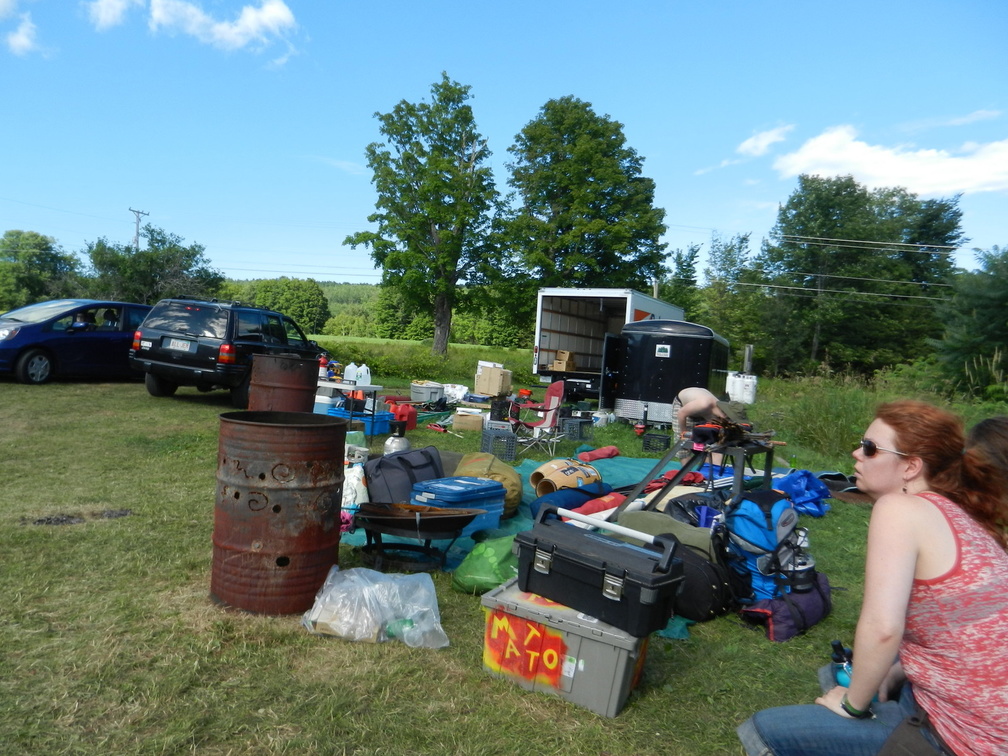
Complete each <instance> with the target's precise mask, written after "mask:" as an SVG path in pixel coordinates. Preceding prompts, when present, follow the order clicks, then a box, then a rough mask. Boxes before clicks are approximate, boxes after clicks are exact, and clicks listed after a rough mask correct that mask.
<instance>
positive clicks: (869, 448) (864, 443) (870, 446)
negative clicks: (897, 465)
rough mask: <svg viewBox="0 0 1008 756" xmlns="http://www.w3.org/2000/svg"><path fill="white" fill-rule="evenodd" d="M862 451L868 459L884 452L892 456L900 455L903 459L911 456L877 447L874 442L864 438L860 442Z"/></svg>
mask: <svg viewBox="0 0 1008 756" xmlns="http://www.w3.org/2000/svg"><path fill="white" fill-rule="evenodd" d="M860 446H861V451H862V452H864V455H865V456H866V457H874V456H875V455H876V454H877V453H878V452H880V451H884V452H889V453H890V454H899V455H900V456H901V457H909V456H911V455H910V454H907V453H906V452H901V451H896V450H895V449H886V448H885V447H882V446H877V445H876V444H875V442H874V441H872V440H871V439H867V438H862V439H861V441H860Z"/></svg>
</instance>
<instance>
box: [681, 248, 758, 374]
mask: <svg viewBox="0 0 1008 756" xmlns="http://www.w3.org/2000/svg"><path fill="white" fill-rule="evenodd" d="M751 257H752V253H751V251H750V249H749V234H735V235H734V236H732V237H730V238H728V239H725V238H723V237H721V236H720V235H719V234H716V233H715V234H712V236H711V244H710V252H709V253H708V254H707V267H706V268H705V269H704V279H705V281H706V283H705V285H704V287H703V289H702V290H701V291H700V301H699V303H698V304H697V307H696V310H697V320H698V322H700V323H703V324H704V325H705V326H707V327H708V328H711V329H712V330H713V331H714V332H715V333H717V334H718V335H720V336H724V337H725V338H726V339H727V340H728V343H729V344H731V347H732V350H733V352H734V354H735V356H736V359H737V363H736V364H737V366H738V367H742V364H741V353H742V350H743V349H744V348H745V346H746V345H747V344H753V345H754V347H755V350H754V356H755V360H756V362H762V358H763V357H764V354H763V352H762V350H761V349H760V347H761V345H762V344H763V343H764V342H765V339H764V338H763V337H762V331H761V319H760V312H761V311H762V310H763V308H764V307H765V306H766V302H765V299H766V297H765V296H764V294H763V291H762V289H760V288H757V287H755V286H753V283H754V282H755V280H756V276H755V275H754V274H753V272H752V270H751V268H750V260H751Z"/></svg>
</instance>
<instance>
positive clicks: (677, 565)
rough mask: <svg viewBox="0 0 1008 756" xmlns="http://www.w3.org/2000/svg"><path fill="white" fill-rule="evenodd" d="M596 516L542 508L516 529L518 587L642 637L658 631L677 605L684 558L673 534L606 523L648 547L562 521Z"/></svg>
mask: <svg viewBox="0 0 1008 756" xmlns="http://www.w3.org/2000/svg"><path fill="white" fill-rule="evenodd" d="M562 517H566V518H570V519H573V520H576V521H578V522H584V523H586V524H592V525H594V526H598V525H599V521H598V520H597V519H593V518H590V517H585V516H584V515H578V514H576V513H574V512H569V511H567V510H564V509H557V508H556V507H543V508H542V509H541V510H540V511H539V516H538V517H537V519H536V522H535V525H534V526H533V527H532V529H531V530H525V531H522V532H520V533H518V534H516V535H515V541H514V543H515V545H514V551H515V553H516V554H517V556H518V587H519V589H520V590H522V591H528V592H530V593H537V594H539V595H540V596H544V597H545V598H548V599H551V600H553V601H556V602H558V603H560V604H564V605H565V606H568V607H570V608H571V609H576V610H577V611H579V612H582V613H584V614H587V615H589V616H591V617H594V618H596V619H598V620H601V621H602V622H605V623H608V624H610V625H613V626H614V627H618V628H619V629H621V630H623V631H625V632H627V633H629V634H630V635H633V636H635V637H638V638H643V637H645V636H647V635H650V634H651V633H652V632H654V631H655V630H660V629H662V628H663V627H665V625H666V624H667V623H668V620H669V618H670V617H671V616H672V613H673V611H674V608H675V604H674V602H675V596H676V593H678V591H679V587H680V586H681V585H682V580H683V563H682V560H680V559H679V558H678V557H677V556H675V549H676V546H677V545H678V544H677V542H676V541H675V540H674V539H671V538H662V537H661V536H651V535H648V534H647V533H639V532H637V531H633V530H630V529H629V528H623V527H621V526H619V525H616V524H614V523H605V529H606V530H610V531H611V532H613V533H618V534H620V535H624V536H629V537H632V538H634V539H637V540H640V541H643V542H645V543H648V544H650V545H648V546H638V545H636V544H633V543H628V542H626V541H621V540H619V539H617V538H614V537H613V536H611V535H606V534H604V533H598V532H595V531H593V530H587V529H585V528H580V527H578V526H577V525H572V524H570V523H567V522H564V521H563V520H562V519H561V518H562Z"/></svg>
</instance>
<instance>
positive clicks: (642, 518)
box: [619, 511, 737, 622]
mask: <svg viewBox="0 0 1008 756" xmlns="http://www.w3.org/2000/svg"><path fill="white" fill-rule="evenodd" d="M619 524H620V525H625V526H626V527H628V528H632V529H633V530H640V531H642V532H645V533H650V534H651V535H662V536H670V537H672V538H674V539H675V540H676V541H677V542H678V543H679V545H680V548H677V549H676V551H675V555H676V556H677V557H679V558H680V559H682V562H683V580H682V582H681V584H680V585H681V587H680V589H679V593H678V594H677V595H676V598H675V602H674V607H675V609H674V611H675V614H676V615H678V616H680V617H683V618H685V619H688V620H693V621H694V622H705V621H707V620H711V619H714V618H715V617H720V616H722V615H724V614H728V613H729V612H731V611H733V610H734V609H736V608H737V604H736V601H735V597H734V594H733V593H732V589H731V585H730V582H729V580H730V573H729V569H728V565H727V563H726V561H725V553H726V545H725V539H726V537H727V535H726V534H725V532H724V528H723V526H720V527H715V528H698V527H695V526H693V525H690V524H688V523H685V522H682V521H680V520H678V519H676V518H675V517H672V516H670V515H669V514H666V513H664V512H654V511H637V512H623V513H621V514H620V516H619Z"/></svg>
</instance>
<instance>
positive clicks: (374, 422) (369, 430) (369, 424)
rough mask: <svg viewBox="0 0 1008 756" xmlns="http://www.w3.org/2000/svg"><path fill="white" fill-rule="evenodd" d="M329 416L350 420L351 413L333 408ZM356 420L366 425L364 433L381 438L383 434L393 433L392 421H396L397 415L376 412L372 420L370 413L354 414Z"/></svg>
mask: <svg viewBox="0 0 1008 756" xmlns="http://www.w3.org/2000/svg"><path fill="white" fill-rule="evenodd" d="M329 414H330V415H333V416H335V417H343V418H349V417H350V411H349V410H345V409H343V408H342V407H333V408H332V409H331V410H329ZM353 419H354V420H360V421H361V422H362V423H364V433H366V434H367V435H369V436H380V435H382V434H383V433H391V432H392V425H391V423H392V421H393V420H394V419H395V415H393V414H392V413H391V412H375V413H374V417H373V418H372V416H371V413H370V412H354V413H353Z"/></svg>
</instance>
